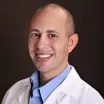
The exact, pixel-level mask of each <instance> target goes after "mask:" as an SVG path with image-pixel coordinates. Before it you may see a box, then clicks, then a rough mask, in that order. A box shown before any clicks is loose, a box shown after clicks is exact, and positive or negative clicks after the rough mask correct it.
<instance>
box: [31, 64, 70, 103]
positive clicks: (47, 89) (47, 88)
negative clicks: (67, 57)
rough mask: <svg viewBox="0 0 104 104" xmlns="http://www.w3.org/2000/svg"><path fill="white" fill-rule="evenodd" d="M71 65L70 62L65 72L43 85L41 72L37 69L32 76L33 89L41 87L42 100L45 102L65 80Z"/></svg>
mask: <svg viewBox="0 0 104 104" xmlns="http://www.w3.org/2000/svg"><path fill="white" fill-rule="evenodd" d="M70 67H71V66H70V65H69V64H68V65H67V67H66V68H65V70H64V71H63V72H61V73H60V74H59V75H57V76H56V77H55V78H53V79H52V80H50V81H49V82H48V83H46V84H45V85H43V86H41V87H39V72H38V71H35V72H34V73H33V75H32V76H31V81H32V83H33V87H32V91H33V90H34V89H36V88H39V90H40V95H41V98H42V101H43V102H45V100H46V99H47V98H48V96H49V95H50V94H51V93H52V92H53V91H54V90H55V89H56V88H57V87H58V86H59V85H60V84H61V83H62V82H63V81H64V79H65V78H66V76H67V75H68V74H69V72H70Z"/></svg>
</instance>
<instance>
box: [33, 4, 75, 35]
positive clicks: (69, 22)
mask: <svg viewBox="0 0 104 104" xmlns="http://www.w3.org/2000/svg"><path fill="white" fill-rule="evenodd" d="M47 9H52V10H53V11H56V12H57V13H59V16H60V17H61V16H62V15H64V16H65V28H66V34H67V36H68V37H70V36H71V35H73V34H74V33H75V24H74V20H73V17H72V15H71V13H70V12H69V11H68V10H67V9H65V8H64V7H62V6H61V5H58V4H46V5H44V6H43V7H41V8H39V9H38V10H37V11H36V13H35V14H34V15H33V18H34V17H35V16H36V15H37V14H38V13H39V12H42V11H43V10H47ZM61 14H62V15H61ZM60 22H61V21H60Z"/></svg>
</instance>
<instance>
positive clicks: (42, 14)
mask: <svg viewBox="0 0 104 104" xmlns="http://www.w3.org/2000/svg"><path fill="white" fill-rule="evenodd" d="M66 20H67V16H66V14H65V12H64V11H63V10H62V9H60V8H58V9H53V8H51V7H50V6H48V7H45V8H43V9H41V10H40V11H38V12H37V13H36V14H35V15H34V16H33V18H32V21H31V26H30V34H29V39H28V48H29V53H30V57H31V59H32V61H33V63H34V65H35V66H36V68H37V70H38V71H39V72H40V85H44V84H45V83H47V82H48V81H49V80H51V79H52V78H54V77H55V76H57V75H58V74H59V73H61V72H62V71H63V70H64V69H65V67H66V66H67V63H68V54H69V53H70V52H71V51H72V50H73V49H74V47H75V46H76V44H77V42H78V35H77V34H73V35H71V36H70V38H68V34H66V33H67V32H66V28H65V27H66V26H65V23H66ZM42 55H43V56H44V55H48V56H49V57H48V58H41V56H42Z"/></svg>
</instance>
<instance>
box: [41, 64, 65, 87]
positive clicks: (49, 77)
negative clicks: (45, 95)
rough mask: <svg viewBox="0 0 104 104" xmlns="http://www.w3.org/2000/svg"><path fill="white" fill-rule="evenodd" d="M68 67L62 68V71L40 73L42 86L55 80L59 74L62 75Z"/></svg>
mask: <svg viewBox="0 0 104 104" xmlns="http://www.w3.org/2000/svg"><path fill="white" fill-rule="evenodd" d="M66 66H67V65H65V66H64V67H62V68H61V69H60V70H57V69H56V70H54V71H51V72H46V73H43V72H40V86H43V85H45V84H46V83H47V82H49V81H50V80H52V79H53V78H55V77H56V76H57V75H58V74H60V73H61V72H62V71H63V70H64V69H65V68H66Z"/></svg>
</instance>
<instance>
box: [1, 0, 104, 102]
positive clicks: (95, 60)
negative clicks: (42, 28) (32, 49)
mask: <svg viewBox="0 0 104 104" xmlns="http://www.w3.org/2000/svg"><path fill="white" fill-rule="evenodd" d="M52 2H53V3H58V4H60V5H62V6H64V7H65V8H66V9H68V10H69V11H70V12H71V13H72V15H73V17H74V20H75V24H76V33H78V34H79V43H78V45H77V47H76V48H75V50H74V51H73V52H72V53H71V54H70V55H69V63H70V64H72V65H73V66H74V67H75V68H76V70H77V72H78V73H79V75H80V77H81V78H82V79H83V80H85V81H86V82H87V83H89V84H90V85H91V86H93V87H94V88H95V89H96V90H97V91H99V92H100V94H101V95H102V96H103V97H104V69H103V67H104V66H103V65H104V61H103V60H104V2H103V0H0V102H1V100H2V98H3V96H4V94H5V92H6V91H7V89H8V88H10V86H11V85H12V84H14V83H15V82H17V81H18V80H21V79H23V78H26V77H29V76H31V74H32V73H33V72H34V66H33V64H32V61H31V59H30V57H29V54H28V47H27V40H28V31H29V25H30V20H31V17H32V15H33V14H34V13H35V11H36V10H37V9H38V8H39V7H41V6H43V5H44V4H46V3H52Z"/></svg>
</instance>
